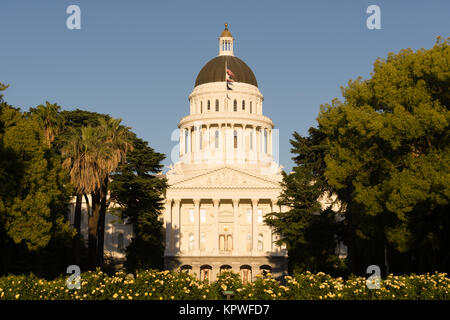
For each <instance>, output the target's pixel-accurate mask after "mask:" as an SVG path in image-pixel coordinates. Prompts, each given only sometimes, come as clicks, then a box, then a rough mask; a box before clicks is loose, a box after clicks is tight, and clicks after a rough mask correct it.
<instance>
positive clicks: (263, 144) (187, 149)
mask: <svg viewBox="0 0 450 320" xmlns="http://www.w3.org/2000/svg"><path fill="white" fill-rule="evenodd" d="M261 131H262V132H263V133H262V134H261V133H260V137H261V140H260V141H259V142H260V150H262V152H264V153H267V144H268V140H267V139H268V130H267V129H262V130H260V132H261ZM189 142H190V141H189V129H185V130H184V150H185V153H187V152H191V148H190V143H189ZM198 143H199V149H200V150H203V131H202V130H200V132H199V141H198ZM213 143H214V148H215V149H218V148H219V143H220V131H219V130H218V129H216V130H214V142H213ZM248 147H249V150H250V151H253V131H250V132H249V143H248ZM233 148H235V149H237V148H238V132H237V130H233Z"/></svg>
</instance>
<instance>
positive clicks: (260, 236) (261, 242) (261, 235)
mask: <svg viewBox="0 0 450 320" xmlns="http://www.w3.org/2000/svg"><path fill="white" fill-rule="evenodd" d="M263 241H264V236H263V234H262V233H260V234H258V251H263V249H264V245H263Z"/></svg>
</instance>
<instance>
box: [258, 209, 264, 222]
mask: <svg viewBox="0 0 450 320" xmlns="http://www.w3.org/2000/svg"><path fill="white" fill-rule="evenodd" d="M262 222H263V211H262V209H258V223H262Z"/></svg>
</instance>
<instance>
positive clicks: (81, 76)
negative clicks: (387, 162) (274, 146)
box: [0, 0, 450, 170]
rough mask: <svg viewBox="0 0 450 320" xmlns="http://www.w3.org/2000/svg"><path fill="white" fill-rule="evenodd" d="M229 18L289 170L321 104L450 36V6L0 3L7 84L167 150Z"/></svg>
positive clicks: (0, 63) (32, 99) (29, 103)
mask: <svg viewBox="0 0 450 320" xmlns="http://www.w3.org/2000/svg"><path fill="white" fill-rule="evenodd" d="M71 4H76V5H79V6H80V8H81V30H68V29H67V27H66V19H67V17H68V14H66V8H67V7H68V6H69V5H71ZM371 4H376V5H378V6H379V7H380V8H381V27H382V29H381V30H369V29H367V27H366V19H367V17H368V16H369V15H368V14H366V9H367V7H368V6H369V5H371ZM224 22H227V23H228V24H229V29H230V31H231V32H232V33H233V36H234V38H235V55H236V56H238V57H239V58H241V59H243V60H244V61H245V62H246V63H247V64H248V65H249V66H250V67H251V68H252V69H253V71H254V73H255V75H256V78H257V80H258V84H259V88H260V90H261V92H262V94H263V95H264V97H265V101H264V113H265V114H266V115H267V116H269V117H271V118H272V119H273V121H274V123H275V126H276V127H277V128H279V130H280V162H281V164H283V165H284V166H285V167H286V169H287V170H290V168H291V167H292V161H291V154H290V144H289V139H290V137H291V135H292V132H293V131H298V132H299V133H301V134H306V132H307V130H308V128H309V127H311V126H316V117H317V114H318V111H319V108H320V105H321V104H324V103H328V102H330V101H331V99H333V98H335V97H341V93H340V86H342V85H346V83H347V82H348V80H349V79H355V78H356V77H357V76H362V77H363V78H367V77H369V76H370V72H371V70H372V64H373V62H374V61H375V60H376V59H377V58H378V57H386V55H387V53H388V52H398V51H399V50H400V49H402V48H412V49H414V50H417V49H419V48H430V47H432V46H433V44H434V43H435V40H436V37H437V36H438V35H441V36H443V37H448V36H449V31H450V1H449V0H442V1H438V0H434V1H431V0H430V1H411V0H409V1H408V0H395V1H394V0H390V1H380V0H372V1H364V0H339V1H338V0H333V1H320V0H308V1H299V0H296V1H294V0H293V1H273V0H271V1H266V0H252V1H249V0H245V1H244V0H239V1H236V0H227V1H225V0H222V1H212V0H204V1H194V0H189V1H186V0H180V1H170V0H168V1H162V0H161V1H149V0H145V1H144V0H139V1H138V0H127V1H125V0H121V1H113V0H108V1H107V0H95V1H93V0H81V1H77V0H70V1H68V0H40V1H36V0H29V1H25V0H1V3H0V30H1V37H0V82H3V83H6V84H9V85H10V88H9V89H8V90H7V91H6V93H5V98H6V101H8V102H9V103H10V104H12V105H14V106H17V107H21V108H22V110H28V109H29V108H30V107H35V106H36V105H38V104H41V103H44V102H45V101H46V100H48V101H50V102H57V103H58V104H59V105H61V106H62V107H63V109H68V110H71V109H75V108H81V109H86V110H90V111H95V112H100V113H108V114H110V115H111V116H113V117H120V118H122V119H123V123H124V124H125V125H127V126H130V127H132V128H133V130H134V131H135V132H136V133H137V134H138V136H139V137H141V138H143V139H145V140H147V141H148V142H149V144H150V145H151V146H152V147H153V148H155V149H156V150H157V151H159V152H163V153H165V154H170V151H171V149H172V147H173V146H174V142H172V141H171V140H170V135H171V132H172V131H173V130H174V129H176V125H177V123H178V121H179V119H180V118H181V117H183V116H185V115H187V114H188V112H189V104H188V95H189V93H190V92H191V91H192V89H193V86H194V81H195V78H196V76H197V73H198V72H199V71H200V69H201V67H202V66H203V65H204V64H205V63H206V62H207V61H209V60H210V59H211V58H213V57H215V56H216V55H217V54H218V41H217V38H218V36H219V34H220V33H221V31H222V30H223V24H224ZM169 163H170V162H169V160H167V161H165V164H169Z"/></svg>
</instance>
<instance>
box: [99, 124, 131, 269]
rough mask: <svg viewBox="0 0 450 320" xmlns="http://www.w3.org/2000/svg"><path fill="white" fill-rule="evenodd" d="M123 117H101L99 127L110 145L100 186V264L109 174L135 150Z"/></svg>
mask: <svg viewBox="0 0 450 320" xmlns="http://www.w3.org/2000/svg"><path fill="white" fill-rule="evenodd" d="M120 123H121V119H113V118H110V119H107V120H105V119H103V118H100V126H99V129H100V131H101V135H102V137H103V141H104V143H105V144H106V145H107V146H108V148H109V152H108V153H107V155H108V157H107V158H106V159H105V165H106V176H105V178H104V179H103V184H102V186H101V188H100V214H99V221H98V248H97V251H98V253H97V259H98V264H99V265H100V266H102V265H103V249H104V237H105V215H106V209H107V208H108V206H109V204H108V203H107V194H108V182H109V174H110V173H111V172H114V171H115V170H116V169H117V167H118V165H119V164H120V163H122V162H124V161H126V156H127V153H128V151H131V150H133V148H134V147H133V144H132V136H131V132H130V128H128V127H124V126H122V125H121V124H120Z"/></svg>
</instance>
